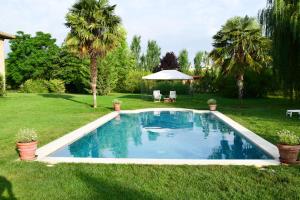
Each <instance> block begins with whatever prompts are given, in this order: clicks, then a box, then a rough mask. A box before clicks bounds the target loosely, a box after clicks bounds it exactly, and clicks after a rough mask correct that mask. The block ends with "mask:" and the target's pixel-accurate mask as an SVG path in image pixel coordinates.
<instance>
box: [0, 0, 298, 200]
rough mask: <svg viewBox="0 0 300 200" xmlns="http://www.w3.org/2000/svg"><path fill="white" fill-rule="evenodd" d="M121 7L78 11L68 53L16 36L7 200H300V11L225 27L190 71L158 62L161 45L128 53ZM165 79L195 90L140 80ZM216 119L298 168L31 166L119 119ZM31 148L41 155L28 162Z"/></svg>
mask: <svg viewBox="0 0 300 200" xmlns="http://www.w3.org/2000/svg"><path fill="white" fill-rule="evenodd" d="M116 6H117V5H111V4H110V3H109V2H108V1H106V0H79V1H77V2H76V3H75V4H74V5H73V6H72V7H71V8H70V10H69V12H68V13H67V14H66V26H67V27H68V28H69V30H70V32H69V33H68V35H67V37H66V39H65V42H64V43H63V44H62V45H61V46H59V45H57V43H56V39H55V38H53V37H52V36H51V35H50V34H49V33H44V32H37V33H36V34H35V35H32V34H28V33H25V32H23V31H19V32H17V33H16V37H15V39H12V40H10V41H9V44H10V49H11V50H10V52H9V53H8V54H7V58H6V60H5V67H6V74H5V76H3V75H2V74H1V73H0V113H1V123H0V130H1V131H0V132H1V134H0V147H1V154H0V199H186V198H188V199H261V198H264V199H300V176H299V174H300V165H299V159H300V155H299V150H300V148H298V147H299V144H300V119H299V116H298V115H297V114H294V115H291V116H287V115H286V112H287V110H289V109H300V74H299V69H300V49H299V48H300V32H299V30H300V26H299V20H300V13H299V7H300V1H293V2H290V1H282V0H276V1H274V2H273V1H268V4H267V7H266V8H264V9H262V10H261V11H259V13H258V16H259V17H258V18H255V17H249V16H243V17H233V18H231V19H228V21H227V22H226V23H225V24H224V25H223V26H222V27H221V28H220V30H219V31H218V32H217V33H216V34H215V35H214V36H213V44H212V45H213V50H212V51H211V52H206V51H199V52H198V53H197V54H196V55H195V57H194V59H193V62H191V61H190V60H189V58H190V57H189V55H188V51H187V50H186V49H183V50H182V51H180V52H179V54H178V56H177V55H176V54H175V53H174V52H167V53H166V54H165V55H161V51H162V50H161V48H160V47H159V44H158V43H157V42H156V41H154V40H149V41H148V43H147V48H146V50H145V52H143V51H142V46H141V45H142V44H141V36H139V35H135V36H134V37H133V39H132V40H131V42H130V44H128V43H127V33H126V29H125V28H124V26H123V25H122V21H121V18H120V17H119V16H118V15H116V14H115V7H116ZM95 13H98V14H95ZM279 15H280V17H278V16H279ZM286 21H288V22H289V23H285V22H286ZM0 39H1V38H0ZM164 70H177V71H180V72H182V73H184V74H187V75H189V76H191V77H193V80H192V81H182V80H175V81H170V80H167V81H162V80H160V81H145V80H143V77H145V76H147V75H149V74H152V73H157V72H160V71H164ZM154 90H156V91H160V92H161V94H162V95H163V96H168V95H169V92H170V91H174V90H175V91H176V94H177V97H176V101H170V102H163V101H162V102H154V101H153V98H152V94H153V91H154ZM91 94H92V95H91ZM209 107H210V109H211V110H215V109H217V110H218V111H219V112H221V113H223V114H225V115H226V116H228V117H230V118H231V119H233V120H234V121H236V122H238V123H239V124H241V125H242V126H244V127H246V128H248V129H249V130H251V131H253V132H254V133H255V134H257V135H258V136H260V137H262V138H263V139H265V140H267V141H268V142H270V143H271V144H273V145H278V144H280V145H283V146H280V145H279V146H278V147H279V148H281V149H283V151H284V147H285V146H286V145H288V146H292V147H296V148H294V149H292V150H290V149H288V150H285V152H286V151H292V152H293V154H294V157H295V159H294V160H292V161H291V157H290V155H287V157H288V158H287V159H283V154H280V156H281V161H282V162H283V163H282V164H280V165H277V166H263V167H261V166H260V167H257V166H230V165H228V166H221V165H208V166H189V165H178V166H176V165H123V164H121V165H120V164H84V163H81V164H75V163H69V164H67V163H60V164H50V163H43V162H36V161H28V160H32V159H35V150H36V147H37V146H38V147H42V146H44V145H46V144H48V143H50V142H52V141H54V140H56V139H58V138H60V137H62V136H64V135H66V134H67V133H70V132H72V131H74V130H76V129H78V128H80V127H82V126H84V125H86V124H88V123H90V122H92V121H94V120H96V119H99V118H100V117H102V116H105V115H106V114H108V113H111V112H113V111H114V110H116V111H117V112H119V111H120V110H136V109H144V108H186V109H195V110H209ZM28 143H34V144H33V147H31V148H33V150H34V151H33V153H34V154H33V155H32V156H31V157H30V155H29V157H28V155H26V154H23V155H24V157H22V151H21V148H22V147H21V146H20V145H23V146H24V145H27V144H28ZM16 145H19V146H18V147H17V146H16ZM19 156H21V158H22V159H24V160H27V161H20V160H19ZM26 156H27V157H26ZM297 159H298V161H296V160H297ZM297 163H298V164H297Z"/></svg>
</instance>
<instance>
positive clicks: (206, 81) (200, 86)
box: [193, 69, 217, 93]
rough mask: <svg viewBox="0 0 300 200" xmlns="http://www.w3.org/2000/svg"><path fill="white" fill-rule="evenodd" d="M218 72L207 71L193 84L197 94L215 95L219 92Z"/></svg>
mask: <svg viewBox="0 0 300 200" xmlns="http://www.w3.org/2000/svg"><path fill="white" fill-rule="evenodd" d="M216 81H217V72H216V71H214V70H209V69H208V70H206V71H205V73H204V74H203V76H201V78H200V79H199V80H195V81H194V83H193V90H194V92H195V93H214V92H216V91H217V85H216Z"/></svg>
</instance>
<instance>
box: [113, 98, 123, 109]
mask: <svg viewBox="0 0 300 200" xmlns="http://www.w3.org/2000/svg"><path fill="white" fill-rule="evenodd" d="M121 103H122V102H121V101H120V100H118V99H115V100H113V105H114V109H115V111H120V110H121Z"/></svg>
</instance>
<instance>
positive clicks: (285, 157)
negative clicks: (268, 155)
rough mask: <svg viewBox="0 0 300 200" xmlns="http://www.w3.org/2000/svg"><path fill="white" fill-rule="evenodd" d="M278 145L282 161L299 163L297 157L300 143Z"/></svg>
mask: <svg viewBox="0 0 300 200" xmlns="http://www.w3.org/2000/svg"><path fill="white" fill-rule="evenodd" d="M277 147H278V149H279V154H280V162H282V163H286V164H294V163H299V161H297V159H298V154H299V150H300V145H293V146H291V145H283V144H278V145H277Z"/></svg>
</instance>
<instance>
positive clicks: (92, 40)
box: [66, 0, 122, 108]
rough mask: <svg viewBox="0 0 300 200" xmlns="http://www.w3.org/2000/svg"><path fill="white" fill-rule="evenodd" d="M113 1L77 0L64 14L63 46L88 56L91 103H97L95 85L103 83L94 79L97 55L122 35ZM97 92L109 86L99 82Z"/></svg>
mask: <svg viewBox="0 0 300 200" xmlns="http://www.w3.org/2000/svg"><path fill="white" fill-rule="evenodd" d="M115 7H116V6H115V5H113V6H111V5H109V1H108V0H79V1H77V2H76V3H75V4H74V5H73V6H72V8H71V9H70V11H69V12H68V14H67V16H66V20H67V23H66V26H67V27H68V28H70V29H71V30H70V32H69V34H68V36H67V38H66V44H67V46H68V47H69V48H70V49H71V50H72V51H74V52H76V53H77V54H78V55H81V56H83V57H87V58H89V59H90V66H91V67H90V76H91V90H92V93H93V96H94V98H93V107H94V108H96V107H97V101H96V95H97V85H99V84H100V85H101V84H107V83H108V82H107V81H106V80H105V79H104V80H98V66H97V64H98V63H97V61H98V59H99V58H100V59H104V58H105V57H106V55H107V54H108V53H109V52H111V51H112V50H114V49H115V48H116V47H118V45H119V42H120V41H119V39H120V38H122V29H121V27H120V25H121V19H120V17H119V16H117V15H115ZM99 90H100V93H103V94H105V93H106V92H107V91H109V88H104V87H103V86H102V85H101V88H100V89H99Z"/></svg>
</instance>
